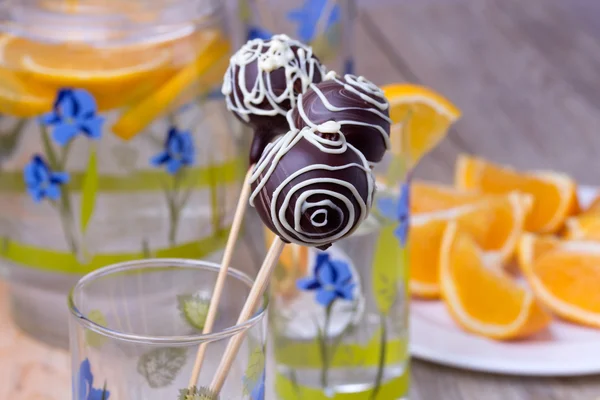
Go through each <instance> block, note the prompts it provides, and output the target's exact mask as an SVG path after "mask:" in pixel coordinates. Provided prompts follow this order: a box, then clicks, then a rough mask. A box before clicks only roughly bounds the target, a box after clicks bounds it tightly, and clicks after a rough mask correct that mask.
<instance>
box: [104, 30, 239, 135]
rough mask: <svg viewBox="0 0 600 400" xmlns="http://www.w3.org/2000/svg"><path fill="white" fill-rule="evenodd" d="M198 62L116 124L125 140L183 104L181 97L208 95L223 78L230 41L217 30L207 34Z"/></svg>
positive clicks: (177, 74)
mask: <svg viewBox="0 0 600 400" xmlns="http://www.w3.org/2000/svg"><path fill="white" fill-rule="evenodd" d="M200 43H201V45H200V46H199V47H198V51H197V52H196V53H195V54H196V56H197V57H196V59H195V60H193V62H191V63H189V64H188V65H186V66H185V67H184V68H182V69H181V70H180V71H179V72H177V73H176V74H175V75H174V76H172V77H171V78H170V79H169V80H168V81H166V82H164V84H162V85H161V86H160V87H158V88H157V89H156V91H154V92H153V93H152V94H151V95H149V96H148V97H146V98H145V99H143V101H140V102H139V103H137V104H135V105H134V106H132V107H131V108H129V109H128V110H126V111H125V112H124V113H123V114H122V115H121V116H120V117H119V119H118V120H117V121H116V122H115V124H114V125H113V128H112V129H113V132H114V133H115V134H116V135H117V136H119V137H120V138H122V139H126V140H128V139H131V138H132V137H134V136H135V135H137V134H138V133H140V132H141V131H143V130H144V129H145V128H146V127H147V126H148V125H149V124H150V123H152V121H154V120H155V119H156V118H158V117H159V116H160V115H162V114H163V113H165V112H166V111H168V110H169V109H172V108H174V107H176V105H178V104H180V103H181V101H182V98H185V97H186V96H190V93H192V97H193V96H198V95H199V94H200V93H207V92H208V91H209V90H210V89H211V88H213V87H214V85H215V83H216V82H219V81H220V80H221V79H222V78H223V74H224V72H225V70H226V68H227V65H228V58H227V55H228V54H229V49H230V47H229V46H230V45H229V42H228V41H227V40H226V39H225V38H224V37H223V36H222V35H221V34H220V33H219V32H216V31H213V32H211V31H206V32H204V35H203V36H202V40H200Z"/></svg>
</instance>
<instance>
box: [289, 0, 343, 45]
mask: <svg viewBox="0 0 600 400" xmlns="http://www.w3.org/2000/svg"><path fill="white" fill-rule="evenodd" d="M324 13H328V14H329V15H324ZM288 18H289V19H290V20H292V21H296V22H298V29H297V33H296V34H297V36H298V38H299V39H300V40H301V41H303V42H311V41H312V40H313V39H315V36H316V35H317V33H318V32H319V31H326V30H327V29H329V27H330V26H331V25H333V24H335V23H336V22H338V21H339V19H340V7H339V5H338V4H336V2H334V1H332V0H305V1H304V4H303V5H302V6H301V7H300V8H297V9H295V10H293V11H291V12H290V13H289V14H288Z"/></svg>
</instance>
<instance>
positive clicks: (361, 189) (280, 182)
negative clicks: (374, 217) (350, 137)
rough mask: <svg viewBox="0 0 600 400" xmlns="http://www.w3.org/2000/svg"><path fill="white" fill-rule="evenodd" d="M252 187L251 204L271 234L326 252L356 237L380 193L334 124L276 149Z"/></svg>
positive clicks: (292, 135) (294, 136) (269, 151)
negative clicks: (375, 195) (333, 246)
mask: <svg viewBox="0 0 600 400" xmlns="http://www.w3.org/2000/svg"><path fill="white" fill-rule="evenodd" d="M250 182H251V184H252V189H253V192H252V195H251V197H250V204H251V205H252V206H254V207H255V208H256V210H257V212H258V214H259V215H260V217H261V219H262V220H263V222H264V223H265V225H266V226H267V227H269V229H271V230H272V231H273V232H274V233H275V234H277V235H278V236H279V237H281V238H282V239H283V240H284V241H285V242H293V243H297V244H300V245H304V246H313V247H318V248H321V249H325V248H327V247H329V246H330V245H331V244H332V243H333V242H334V241H336V240H339V239H341V238H343V237H345V236H347V235H349V234H351V233H352V232H354V230H355V229H356V228H357V227H358V226H359V225H360V223H361V222H362V221H363V220H364V219H365V218H366V217H367V215H368V213H369V211H370V208H371V203H372V199H373V194H374V190H375V184H374V179H373V175H372V172H371V169H370V168H369V165H368V162H367V160H366V159H365V157H364V156H363V154H362V153H361V152H360V151H358V150H357V149H356V148H355V147H354V146H352V145H351V144H349V143H347V142H346V139H345V138H344V135H343V134H341V132H340V124H338V123H336V122H334V121H328V122H325V123H323V124H321V125H318V126H317V127H315V128H311V127H306V128H304V129H302V130H291V131H290V132H288V133H287V134H285V135H284V136H281V137H279V138H277V139H276V140H275V141H274V142H273V143H270V144H269V145H268V146H267V147H266V149H265V151H264V153H263V155H262V157H261V159H260V160H259V162H258V163H257V164H256V166H255V168H254V171H253V173H252V176H251V178H250Z"/></svg>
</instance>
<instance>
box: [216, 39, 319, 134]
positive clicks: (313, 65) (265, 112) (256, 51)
mask: <svg viewBox="0 0 600 400" xmlns="http://www.w3.org/2000/svg"><path fill="white" fill-rule="evenodd" d="M324 75H325V67H324V66H323V65H321V63H320V62H319V60H318V59H317V58H316V57H315V56H314V55H313V52H312V48H310V47H309V46H306V45H304V44H303V43H301V42H299V41H296V40H293V39H290V38H289V37H288V36H286V35H274V36H273V37H272V38H271V39H269V40H263V39H254V40H250V41H248V42H247V43H246V44H245V45H244V46H242V47H241V48H240V50H238V51H237V52H236V53H235V54H234V55H233V56H232V57H231V59H230V62H229V68H228V69H227V72H226V73H225V76H224V79H223V86H222V88H221V92H222V93H223V95H225V100H226V102H227V108H228V109H229V110H231V111H232V112H233V113H234V114H235V115H236V116H237V117H238V118H239V119H241V120H242V121H243V122H245V123H246V124H248V125H250V126H252V127H254V128H255V129H260V130H267V129H270V130H275V131H278V132H277V133H279V134H282V133H285V132H287V131H288V130H289V127H288V124H287V121H286V119H285V116H286V114H287V112H288V111H289V110H290V109H291V108H293V107H295V106H296V102H297V97H298V95H299V94H300V93H303V92H304V91H306V90H307V89H308V87H309V85H310V84H311V83H318V82H320V81H321V80H322V79H323V76H324Z"/></svg>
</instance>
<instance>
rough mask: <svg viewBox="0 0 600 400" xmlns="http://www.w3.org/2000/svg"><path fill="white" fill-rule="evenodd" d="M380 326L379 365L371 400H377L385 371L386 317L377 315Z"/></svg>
mask: <svg viewBox="0 0 600 400" xmlns="http://www.w3.org/2000/svg"><path fill="white" fill-rule="evenodd" d="M379 318H380V321H381V322H380V324H381V337H380V347H379V363H378V365H377V374H376V375H375V385H374V386H373V393H372V395H371V400H375V399H376V398H377V394H378V393H379V390H380V389H381V384H382V382H383V372H384V370H385V356H386V351H387V324H386V316H385V315H384V314H379Z"/></svg>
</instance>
